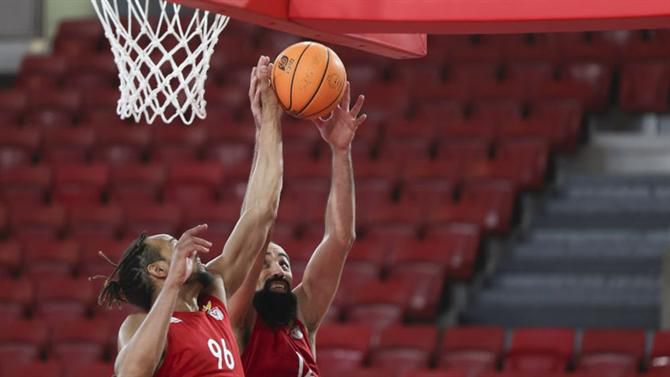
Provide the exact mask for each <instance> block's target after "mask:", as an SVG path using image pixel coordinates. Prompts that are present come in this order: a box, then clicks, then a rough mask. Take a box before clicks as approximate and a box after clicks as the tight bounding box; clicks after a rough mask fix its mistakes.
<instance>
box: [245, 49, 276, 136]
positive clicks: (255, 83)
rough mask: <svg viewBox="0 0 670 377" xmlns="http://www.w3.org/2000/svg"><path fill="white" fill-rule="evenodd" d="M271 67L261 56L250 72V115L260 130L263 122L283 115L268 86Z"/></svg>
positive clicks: (264, 57)
mask: <svg viewBox="0 0 670 377" xmlns="http://www.w3.org/2000/svg"><path fill="white" fill-rule="evenodd" d="M272 66H273V65H272V63H270V58H269V57H267V56H261V57H260V58H259V59H258V64H256V66H255V67H254V68H252V70H251V80H250V83H249V101H250V102H251V113H252V114H253V116H254V123H255V124H256V129H260V127H261V125H262V124H263V122H271V121H275V120H277V119H279V118H280V117H281V115H282V113H283V110H282V108H281V106H280V105H279V101H278V100H277V96H276V95H275V92H274V90H273V89H272V87H271V86H270V77H271V75H272Z"/></svg>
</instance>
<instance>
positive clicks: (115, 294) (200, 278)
mask: <svg viewBox="0 0 670 377" xmlns="http://www.w3.org/2000/svg"><path fill="white" fill-rule="evenodd" d="M271 71H272V65H271V64H269V58H267V57H261V58H260V59H259V61H258V65H257V66H256V67H255V68H254V69H253V70H252V73H251V85H250V88H249V98H250V100H251V109H252V113H253V115H254V120H255V123H256V130H257V132H256V151H255V153H254V160H253V162H252V169H251V174H250V178H249V185H248V189H247V192H246V194H245V198H244V203H243V204H242V211H241V215H240V218H239V220H238V222H237V224H236V226H235V228H234V230H233V231H232V233H231V235H230V237H229V239H228V240H227V242H226V244H225V246H224V248H223V251H222V252H221V255H219V256H218V257H216V258H214V259H213V260H212V261H211V262H209V263H208V264H207V265H206V266H205V265H203V264H202V263H201V262H200V259H199V258H198V256H197V255H198V253H205V252H209V249H210V247H211V246H212V244H211V243H210V242H209V241H207V240H205V239H204V238H202V235H203V233H204V232H205V231H206V229H207V225H198V226H196V227H194V228H192V229H189V230H187V231H186V232H185V233H184V234H183V235H182V236H181V237H180V238H179V240H176V239H175V238H173V237H172V236H169V235H165V234H161V235H154V236H151V237H147V236H146V235H144V234H143V235H141V236H140V237H139V238H138V239H137V240H135V241H134V242H133V243H132V244H131V245H130V247H129V248H128V249H127V250H126V252H125V253H124V255H123V257H122V259H121V261H120V262H119V263H118V264H117V265H116V269H115V271H114V273H113V274H112V276H110V277H109V278H108V279H107V281H106V283H105V287H104V288H103V290H102V291H101V293H100V296H99V302H100V303H101V304H107V305H112V304H117V303H122V302H127V303H130V304H133V305H135V306H137V307H139V308H140V309H142V311H141V312H140V313H137V314H131V315H129V316H128V317H127V318H126V320H125V321H124V322H123V324H122V325H121V328H120V330H119V336H118V343H119V344H118V345H119V354H118V356H117V358H116V362H115V365H114V370H115V375H116V376H118V377H130V376H132V377H135V376H147V377H148V376H159V377H201V376H217V377H219V376H220V377H224V376H225V377H243V376H244V372H243V366H242V362H241V360H240V353H239V349H238V347H237V342H236V339H235V336H234V335H235V334H234V332H233V330H232V327H231V323H230V317H229V315H228V311H227V299H228V297H229V296H230V295H231V294H232V293H234V292H235V291H236V290H237V289H238V288H239V286H240V285H241V284H242V282H243V281H244V278H245V276H246V275H247V274H248V272H249V269H250V266H251V265H252V264H253V262H254V259H255V258H256V256H257V254H258V253H259V252H260V250H264V247H265V245H266V244H265V243H266V239H267V237H268V234H269V232H270V229H271V228H272V225H273V224H274V220H275V218H276V213H277V206H278V202H279V194H280V191H281V185H282V147H281V132H280V131H281V130H280V117H281V114H282V112H281V108H280V107H279V106H278V105H277V103H276V98H275V96H274V94H273V93H272V90H271V88H270V87H269V75H270V72H271Z"/></svg>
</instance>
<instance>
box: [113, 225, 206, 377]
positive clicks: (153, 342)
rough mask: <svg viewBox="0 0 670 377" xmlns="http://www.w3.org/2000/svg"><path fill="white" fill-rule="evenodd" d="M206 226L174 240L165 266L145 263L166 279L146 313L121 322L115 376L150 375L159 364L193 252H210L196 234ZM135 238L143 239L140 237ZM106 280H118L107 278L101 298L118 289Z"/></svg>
mask: <svg viewBox="0 0 670 377" xmlns="http://www.w3.org/2000/svg"><path fill="white" fill-rule="evenodd" d="M206 229H207V226H206V225H198V226H196V227H194V228H192V229H189V230H187V231H186V232H184V234H183V235H182V236H181V238H180V239H179V241H178V242H177V245H176V247H175V251H174V254H173V255H172V260H171V262H170V265H169V268H168V269H166V264H165V262H164V261H162V260H161V261H159V262H157V263H154V264H150V265H149V266H147V269H148V270H150V271H152V272H153V273H155V274H156V275H161V276H165V283H164V284H163V286H162V288H161V289H160V293H159V294H158V296H157V297H156V300H155V302H154V303H153V305H152V306H151V310H149V312H148V313H146V314H145V313H142V314H133V315H130V316H128V318H126V320H125V321H124V322H123V325H121V328H120V329H119V355H118V356H117V358H116V362H115V364H114V370H115V374H116V376H118V377H126V376H133V377H135V376H147V377H150V376H153V375H154V372H156V370H157V369H158V367H159V366H160V363H161V359H162V357H163V352H164V351H165V347H166V343H167V333H168V327H169V325H170V318H171V317H172V313H173V312H174V310H175V306H176V304H177V300H178V298H179V292H180V289H181V288H182V286H183V285H184V283H186V282H187V280H188V278H189V277H191V275H192V273H193V268H194V263H195V256H196V254H197V253H198V252H209V247H210V246H211V244H209V242H208V241H205V240H203V239H202V238H199V237H197V235H198V234H199V233H201V232H203V231H204V230H206ZM138 242H140V243H144V242H146V241H145V239H144V238H140V240H139V241H138ZM131 252H132V251H131ZM109 284H119V283H118V282H111V283H110V282H108V283H107V285H106V286H105V289H104V290H103V295H101V299H104V297H105V294H104V293H105V292H109V293H110V294H113V291H118V287H116V288H115V287H114V286H113V285H112V286H110V285H109Z"/></svg>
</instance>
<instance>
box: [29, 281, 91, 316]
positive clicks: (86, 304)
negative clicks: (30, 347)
mask: <svg viewBox="0 0 670 377" xmlns="http://www.w3.org/2000/svg"><path fill="white" fill-rule="evenodd" d="M93 298H94V292H93V287H92V285H91V282H90V281H89V280H88V279H71V278H42V279H40V280H39V281H38V282H37V296H36V303H37V306H36V317H37V318H40V320H45V321H46V322H47V323H50V324H53V325H56V324H58V323H62V322H63V321H64V320H68V319H72V320H76V319H83V318H84V317H85V316H86V314H87V313H88V311H89V308H90V307H91V305H92V303H93Z"/></svg>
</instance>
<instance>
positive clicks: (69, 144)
mask: <svg viewBox="0 0 670 377" xmlns="http://www.w3.org/2000/svg"><path fill="white" fill-rule="evenodd" d="M94 143H95V131H94V130H93V129H91V128H55V129H52V130H49V132H47V133H46V135H45V138H44V152H43V154H42V158H43V159H44V160H46V161H49V162H51V163H75V162H85V161H88V160H89V159H90V153H91V149H92V148H93V145H94Z"/></svg>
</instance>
